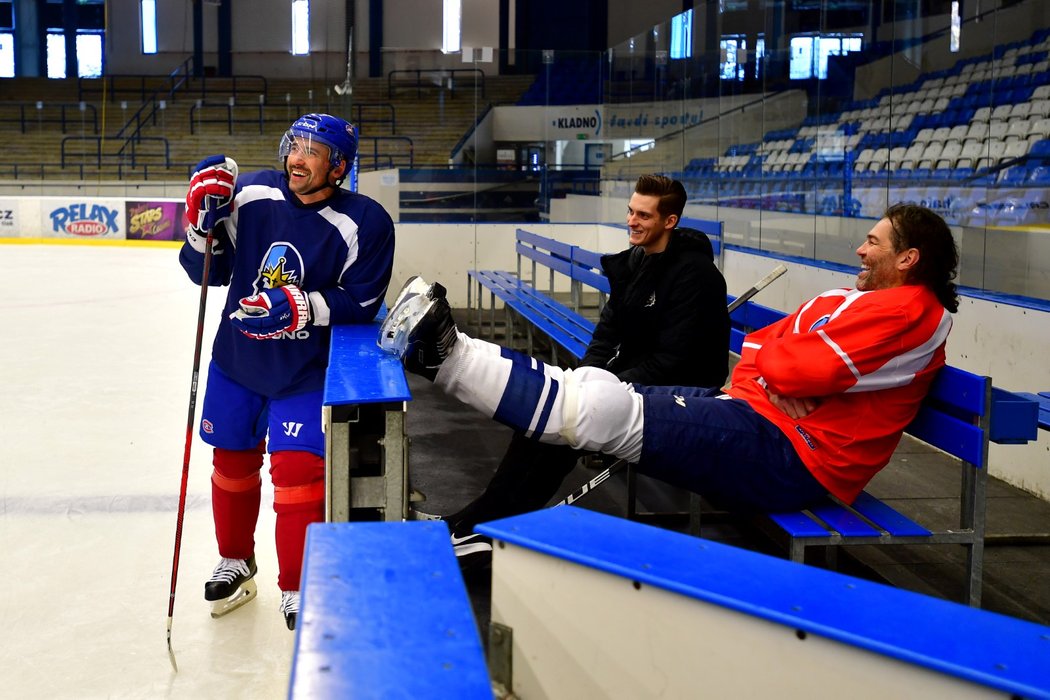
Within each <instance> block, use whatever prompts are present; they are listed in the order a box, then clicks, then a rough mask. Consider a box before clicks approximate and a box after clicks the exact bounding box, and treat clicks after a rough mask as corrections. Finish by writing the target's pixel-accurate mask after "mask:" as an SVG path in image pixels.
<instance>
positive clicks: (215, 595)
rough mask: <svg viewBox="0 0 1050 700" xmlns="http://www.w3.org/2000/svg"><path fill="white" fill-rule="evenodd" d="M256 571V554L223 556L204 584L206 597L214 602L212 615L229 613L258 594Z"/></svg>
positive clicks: (220, 615) (218, 615) (219, 615)
mask: <svg viewBox="0 0 1050 700" xmlns="http://www.w3.org/2000/svg"><path fill="white" fill-rule="evenodd" d="M255 572H256V568H255V555H254V554H253V555H252V556H250V557H248V558H247V559H227V558H226V557H223V558H222V560H221V561H220V562H219V565H218V566H216V567H215V571H213V572H212V574H211V578H210V579H208V581H207V583H205V584H204V599H205V600H207V601H211V603H212V610H211V616H212V617H222V616H223V615H228V614H229V613H231V612H233V611H234V610H236V609H237V608H239V607H241V606H242V605H244V604H245V603H248V602H249V601H251V599H252V598H254V597H255V596H256V594H257V593H258V589H257V588H256V586H255V581H254V578H253V577H254V576H255Z"/></svg>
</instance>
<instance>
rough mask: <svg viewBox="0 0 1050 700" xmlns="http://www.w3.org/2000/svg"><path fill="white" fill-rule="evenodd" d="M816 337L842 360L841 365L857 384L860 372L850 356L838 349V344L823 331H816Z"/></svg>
mask: <svg viewBox="0 0 1050 700" xmlns="http://www.w3.org/2000/svg"><path fill="white" fill-rule="evenodd" d="M817 335H819V336H820V337H821V338H823V339H824V342H825V343H827V344H828V347H829V348H831V349H832V350H833V351H834V353H835V354H836V355H838V356H839V358H840V359H841V360H842V363H843V364H844V365H846V367H847V368H848V369H849V371H850V372H851V373H852V374H853V376H854V377H856V378H857V381H858V383H859V382H860V379H861V377H860V371H859V370H858V369H857V366H856V365H854V364H853V360H852V359H850V356H849V355H848V354H847V353H846V351H845V350H843V349H842V348H840V347H839V344H838V343H836V342H835V341H834V340H832V339H831V337H830V336H828V334H827V333H825V332H824V329H820V330H818V331H817ZM854 386H856V385H854Z"/></svg>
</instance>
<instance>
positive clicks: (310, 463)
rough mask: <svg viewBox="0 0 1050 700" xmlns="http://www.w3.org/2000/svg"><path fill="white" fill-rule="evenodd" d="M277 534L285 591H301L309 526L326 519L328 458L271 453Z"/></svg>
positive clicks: (280, 586)
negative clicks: (325, 480)
mask: <svg viewBox="0 0 1050 700" xmlns="http://www.w3.org/2000/svg"><path fill="white" fill-rule="evenodd" d="M270 477H271V479H273V488H274V490H273V510H274V512H275V513H276V514H277V525H276V531H275V537H276V540H277V562H278V565H279V567H280V574H279V576H278V579H277V585H278V587H279V588H280V589H281V590H282V591H298V590H299V578H300V576H301V574H302V569H303V549H304V547H305V546H306V526H307V525H309V524H310V523H317V522H323V521H324V457H321V456H320V455H315V454H313V453H311V452H297V451H281V452H274V453H273V454H271V455H270Z"/></svg>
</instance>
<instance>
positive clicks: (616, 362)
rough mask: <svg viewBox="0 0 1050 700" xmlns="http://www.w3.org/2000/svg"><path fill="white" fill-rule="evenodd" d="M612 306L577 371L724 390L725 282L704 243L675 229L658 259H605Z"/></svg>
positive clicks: (634, 255)
mask: <svg viewBox="0 0 1050 700" xmlns="http://www.w3.org/2000/svg"><path fill="white" fill-rule="evenodd" d="M601 260H602V268H603V269H604V270H605V274H606V276H607V277H608V278H609V284H610V287H611V292H610V294H609V302H608V303H607V304H606V305H605V309H604V310H603V311H602V314H601V318H600V320H599V321H598V325H597V326H596V327H595V329H594V335H593V336H592V338H591V343H590V345H589V346H588V347H587V352H586V353H585V354H584V356H583V359H582V360H581V361H580V364H581V365H584V366H593V367H603V368H605V369H607V370H609V371H610V372H612V373H613V374H615V375H616V376H618V377H619V378H620V379H621V380H622V381H625V382H633V383H636V384H644V385H647V386H702V387H721V386H722V385H723V384H724V383H725V381H726V376H727V375H728V369H729V314H727V313H726V281H725V278H724V277H722V273H721V272H719V271H718V268H716V267H715V264H714V256H713V253H712V248H711V242H710V241H709V240H708V238H707V236H705V235H704V234H703V233H700V232H698V231H694V230H692V229H687V228H678V229H675V230H674V232H673V233H672V237H671V240H670V241H669V242H668V245H667V248H666V249H665V250H664V252H662V253H654V254H652V255H645V254H644V251H643V250H642V249H641V248H637V247H632V248H629V249H627V250H624V251H621V252H619V253H613V254H611V255H605V256H602V259H601Z"/></svg>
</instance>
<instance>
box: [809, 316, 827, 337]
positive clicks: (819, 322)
mask: <svg viewBox="0 0 1050 700" xmlns="http://www.w3.org/2000/svg"><path fill="white" fill-rule="evenodd" d="M830 320H831V315H830V314H824V315H823V316H821V317H820V318H818V319H817V320H816V321H814V322H813V325H812V326H810V327H809V332H810V333H812V332H813V331H815V330H817V329H818V328H820V327H821V326H826V325H827V323H828V321H830Z"/></svg>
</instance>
